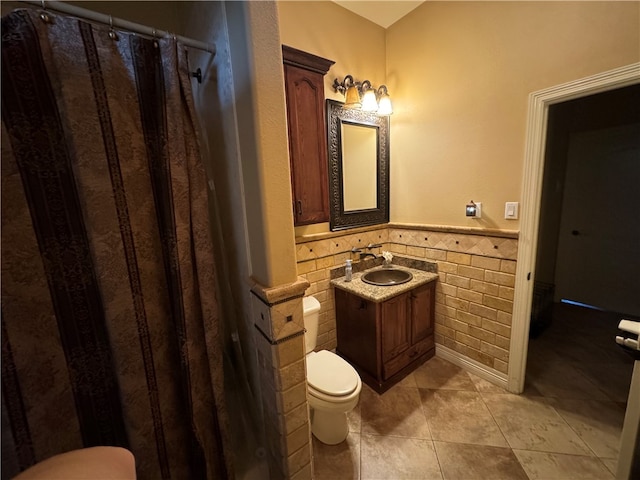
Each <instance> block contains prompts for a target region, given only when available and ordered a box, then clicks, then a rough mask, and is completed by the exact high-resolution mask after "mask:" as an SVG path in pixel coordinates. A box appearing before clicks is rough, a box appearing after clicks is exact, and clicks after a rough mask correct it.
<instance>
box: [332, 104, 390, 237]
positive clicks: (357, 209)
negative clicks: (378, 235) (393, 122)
mask: <svg viewBox="0 0 640 480" xmlns="http://www.w3.org/2000/svg"><path fill="white" fill-rule="evenodd" d="M327 137H328V147H329V222H330V226H331V230H332V231H335V230H343V229H346V228H354V227H363V226H367V225H377V224H380V223H387V222H389V117H382V116H378V115H376V114H374V113H369V112H363V111H362V110H356V109H350V108H343V104H342V103H341V102H336V101H335V100H327Z"/></svg>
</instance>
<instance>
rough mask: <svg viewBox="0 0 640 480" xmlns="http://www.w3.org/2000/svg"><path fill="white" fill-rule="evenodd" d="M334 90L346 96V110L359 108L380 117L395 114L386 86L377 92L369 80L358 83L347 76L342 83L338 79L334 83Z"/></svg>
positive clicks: (381, 86)
mask: <svg viewBox="0 0 640 480" xmlns="http://www.w3.org/2000/svg"><path fill="white" fill-rule="evenodd" d="M333 89H334V90H335V91H336V92H340V93H341V94H343V95H344V97H345V100H344V108H358V109H362V110H363V111H365V112H372V113H377V114H378V115H391V114H392V113H393V108H392V107H391V99H390V98H389V91H388V90H387V86H386V85H380V87H379V88H378V89H377V90H376V88H375V87H374V86H373V85H371V82H370V81H369V80H365V81H363V82H357V81H355V80H354V79H353V77H352V76H351V75H346V76H345V77H344V80H342V82H341V81H339V80H338V79H337V78H336V79H335V80H334V81H333Z"/></svg>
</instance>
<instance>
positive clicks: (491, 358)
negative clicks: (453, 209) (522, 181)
mask: <svg viewBox="0 0 640 480" xmlns="http://www.w3.org/2000/svg"><path fill="white" fill-rule="evenodd" d="M296 243H297V246H296V247H297V262H298V275H300V276H302V277H304V278H306V279H307V280H308V281H309V283H310V285H311V286H310V287H309V289H308V290H307V291H306V293H305V294H306V295H313V296H315V297H316V298H317V299H318V300H319V301H320V305H321V309H320V326H319V334H318V347H317V349H318V350H320V349H327V350H331V349H334V348H336V319H335V303H334V294H333V289H332V288H331V286H330V283H329V279H330V271H331V270H332V269H334V268H337V267H341V266H343V265H344V263H345V260H346V259H347V258H351V259H352V260H353V261H354V263H355V262H357V261H358V260H359V254H357V253H356V254H353V253H351V249H352V248H353V247H356V248H361V249H363V248H364V247H366V246H367V245H369V244H382V247H379V248H375V249H374V250H372V251H373V252H374V253H376V254H379V253H380V252H381V251H382V250H388V251H390V252H393V253H395V254H398V255H401V256H405V257H414V258H420V259H426V260H429V261H433V262H435V263H436V264H437V265H438V274H439V277H440V278H439V281H438V283H437V286H436V327H435V340H436V343H437V344H440V345H444V346H446V347H448V348H449V349H451V350H454V351H455V352H457V353H459V354H460V355H464V356H465V357H468V358H471V359H473V360H475V361H477V362H479V363H481V364H483V365H486V366H487V367H489V368H491V369H494V370H496V371H498V372H501V373H503V374H506V373H507V368H508V364H509V342H510V337H511V316H512V311H513V292H514V284H515V271H516V255H517V249H518V240H517V234H516V233H511V232H492V231H487V232H483V231H475V230H474V231H471V230H470V231H468V232H467V231H465V230H463V229H455V228H444V227H426V226H425V227H420V226H413V225H412V226H394V225H390V226H384V227H382V228H370V229H358V230H349V231H348V232H344V233H333V234H323V235H321V236H309V237H301V238H298V239H296Z"/></svg>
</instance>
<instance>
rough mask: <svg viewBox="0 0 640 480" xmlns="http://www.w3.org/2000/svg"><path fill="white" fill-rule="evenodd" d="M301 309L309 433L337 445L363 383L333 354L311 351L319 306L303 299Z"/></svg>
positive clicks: (311, 298)
mask: <svg viewBox="0 0 640 480" xmlns="http://www.w3.org/2000/svg"><path fill="white" fill-rule="evenodd" d="M303 306H304V324H305V329H306V333H305V345H306V352H307V355H306V369H307V399H308V401H309V406H310V407H311V433H313V435H314V436H315V437H316V438H317V439H318V440H320V441H321V442H322V443H326V444H328V445H336V444H338V443H340V442H342V441H344V439H345V438H347V435H348V434H349V426H348V422H347V413H348V412H350V411H351V410H353V409H354V408H355V406H356V405H357V404H358V399H359V397H360V391H361V390H362V381H361V380H360V376H359V375H358V372H356V370H355V369H354V368H353V367H352V366H351V365H349V363H347V362H346V361H345V360H344V359H342V358H340V357H339V356H338V355H336V354H335V353H332V352H330V351H328V350H321V351H319V352H314V351H313V350H314V348H315V347H316V344H317V335H318V314H319V312H320V302H318V300H317V299H316V298H314V297H305V298H304V299H303Z"/></svg>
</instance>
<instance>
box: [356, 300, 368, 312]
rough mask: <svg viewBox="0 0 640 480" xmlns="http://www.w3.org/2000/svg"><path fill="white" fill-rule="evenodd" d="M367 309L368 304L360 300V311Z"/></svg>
mask: <svg viewBox="0 0 640 480" xmlns="http://www.w3.org/2000/svg"><path fill="white" fill-rule="evenodd" d="M366 309H367V302H365V301H364V300H360V306H359V307H358V310H366Z"/></svg>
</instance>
